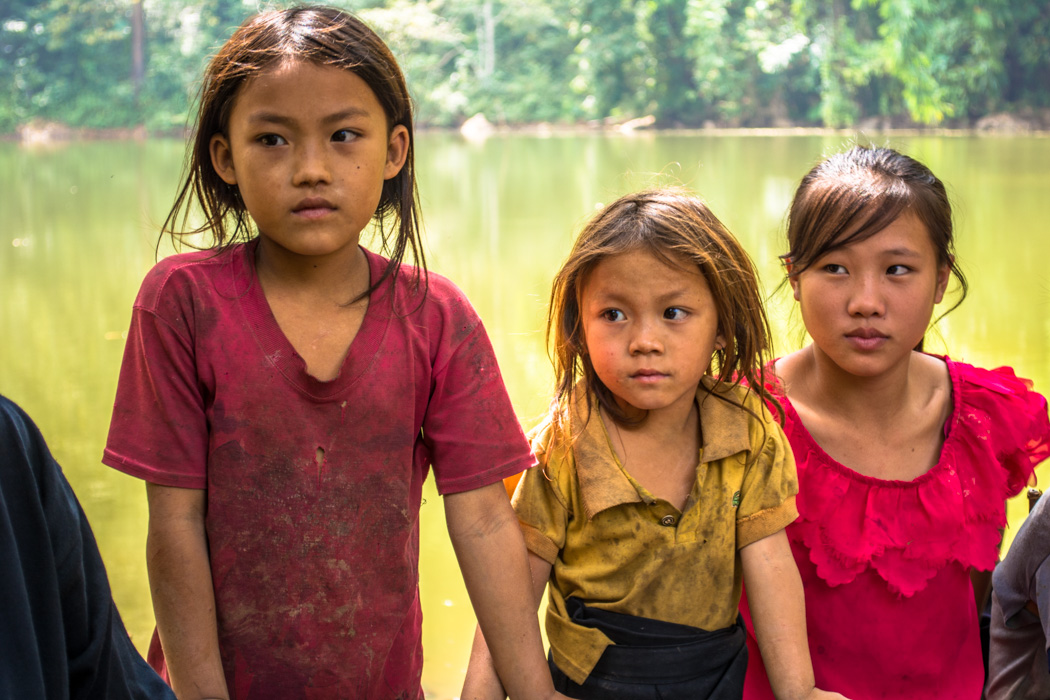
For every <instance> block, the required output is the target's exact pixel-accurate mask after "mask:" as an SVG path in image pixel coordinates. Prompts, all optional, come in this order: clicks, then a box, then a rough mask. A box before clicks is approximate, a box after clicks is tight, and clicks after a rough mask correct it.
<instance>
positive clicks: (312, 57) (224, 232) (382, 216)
mask: <svg viewBox="0 0 1050 700" xmlns="http://www.w3.org/2000/svg"><path fill="white" fill-rule="evenodd" d="M286 60H295V61H309V62H312V63H317V64H320V65H325V66H335V67H338V68H343V69H345V70H348V71H351V72H352V73H354V74H355V75H356V76H357V77H359V78H361V79H362V80H363V81H364V82H365V83H366V84H367V85H368V87H369V88H371V90H372V92H373V93H375V96H376V98H377V99H378V100H379V104H380V105H382V107H383V111H384V112H385V114H386V119H387V129H388V133H389V131H390V130H391V129H393V128H394V127H395V126H398V125H400V126H404V127H405V128H406V129H407V130H408V154H407V158H406V159H405V164H404V167H402V168H401V171H400V172H399V173H398V174H397V175H396V176H394V177H392V178H390V179H389V180H386V181H385V182H384V183H383V191H382V195H381V196H380V200H379V205H378V207H376V211H375V213H374V215H373V218H374V220H375V221H376V222H377V224H378V227H377V228H378V233H379V236H380V240H381V242H382V248H383V252H384V253H386V254H388V255H389V257H390V262H389V264H388V265H387V267H386V269H385V270H384V272H383V275H382V276H381V277H380V279H379V280H376V281H374V282H373V283H372V285H371V287H369V289H368V291H367V292H365V294H366V295H367V294H368V293H370V292H371V291H372V290H374V289H375V288H376V287H377V286H379V284H380V283H382V282H383V281H384V280H385V279H386V278H388V277H390V276H391V275H392V274H394V275H396V274H397V273H398V271H399V269H400V265H401V262H402V260H403V259H404V256H405V253H406V251H407V250H409V249H411V252H412V262H413V263H414V264H415V266H416V280H417V281H418V279H419V274H420V271H421V270H422V273H423V274H424V275H425V273H426V259H425V255H424V251H423V244H422V240H421V235H420V225H419V213H418V210H419V201H418V200H419V197H418V194H417V191H416V179H415V162H414V161H415V159H414V150H415V135H414V132H413V128H412V102H411V98H410V96H409V94H408V87H407V85H406V84H405V78H404V75H402V73H401V68H400V67H399V66H398V63H397V59H395V58H394V55H393V53H391V52H390V49H389V48H388V47H387V45H386V44H385V43H383V40H382V39H380V38H379V36H378V35H377V34H376V33H375V32H374V31H372V30H371V29H370V28H369V27H368V26H367V25H365V24H364V23H363V22H362V21H361V20H359V19H358V18H356V17H354V16H353V15H350V14H348V13H346V12H344V11H342V10H339V9H337V8H333V7H324V6H300V7H293V8H290V9H287V10H275V11H271V12H263V13H260V14H257V15H254V16H253V17H250V18H249V19H248V20H247V21H245V22H244V24H242V25H241V26H240V27H239V28H238V29H237V31H235V32H234V33H233V36H231V37H230V39H229V40H228V41H227V42H226V43H225V44H224V45H223V46H222V48H221V49H219V52H218V53H217V54H216V55H215V56H214V57H213V58H212V59H211V61H210V62H209V63H208V67H207V69H206V70H205V72H204V81H203V83H202V85H201V89H200V97H199V106H198V109H197V117H196V122H195V125H194V134H193V139H192V141H191V142H190V146H189V152H188V154H187V162H186V170H185V173H184V176H183V180H182V186H181V188H180V190H179V193H178V195H177V197H176V198H175V203H174V205H173V206H172V208H171V211H170V212H169V213H168V216H167V218H166V219H165V221H164V225H163V227H162V229H161V235H162V236H163V235H164V234H170V235H171V236H172V238H173V239H174V240H175V241H176V242H177V243H178V242H181V241H183V239H184V237H186V236H192V235H198V234H210V236H211V238H212V240H211V244H210V245H207V246H202V247H207V248H212V249H215V250H217V251H221V250H223V249H225V248H228V247H230V246H231V245H233V244H235V243H239V242H243V241H246V240H249V239H251V238H253V237H254V236H255V232H254V230H253V225H252V222H251V217H250V216H249V214H248V211H247V209H246V208H245V206H244V202H243V201H242V200H241V197H240V194H239V193H238V191H237V187H236V186H234V185H228V184H227V183H225V182H224V181H223V180H222V179H221V178H220V177H219V175H218V173H216V172H215V169H214V168H213V167H212V163H211V153H210V143H211V139H212V137H213V136H214V135H215V134H225V133H227V126H228V123H229V118H230V113H231V112H232V110H233V103H234V100H235V99H236V97H237V93H238V92H239V91H240V89H241V87H242V86H243V85H244V84H245V83H246V82H247V81H248V80H251V79H252V78H253V77H254V76H256V75H258V74H259V73H261V72H263V71H265V70H267V69H269V68H271V67H273V66H275V65H277V64H279V63H280V62H282V61H286ZM194 205H197V206H199V207H200V210H201V213H202V214H203V217H204V223H202V224H200V225H199V226H193V225H191V224H190V219H191V217H192V215H193V213H194V212H193V209H194ZM390 217H393V218H394V219H396V220H397V233H396V235H395V236H393V240H390V237H389V236H388V235H387V229H386V225H385V224H386V223H387V221H388V219H389V218H390Z"/></svg>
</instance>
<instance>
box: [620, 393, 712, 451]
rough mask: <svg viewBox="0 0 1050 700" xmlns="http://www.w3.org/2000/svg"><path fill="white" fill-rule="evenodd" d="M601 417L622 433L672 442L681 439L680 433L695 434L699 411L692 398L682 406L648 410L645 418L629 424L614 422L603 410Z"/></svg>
mask: <svg viewBox="0 0 1050 700" xmlns="http://www.w3.org/2000/svg"><path fill="white" fill-rule="evenodd" d="M602 418H603V419H604V420H605V422H606V426H610V425H615V426H616V429H617V430H618V431H620V432H623V433H630V434H632V435H636V436H639V437H644V438H645V439H646V440H654V441H660V442H665V441H666V442H674V441H679V440H681V439H682V435H695V434H696V433H697V430H698V426H699V423H700V412H699V410H698V409H697V406H696V400H695V399H693V400H692V401H690V402H689V403H688V404H683V405H682V406H671V407H668V408H665V409H661V410H657V411H649V412H648V413H646V415H645V418H644V419H643V420H642V421H641V422H639V423H634V424H631V425H623V424H620V423H616V421H614V420H613V419H612V417H611V416H609V415H608V414H607V413H606V412H605V411H604V410H603V411H602Z"/></svg>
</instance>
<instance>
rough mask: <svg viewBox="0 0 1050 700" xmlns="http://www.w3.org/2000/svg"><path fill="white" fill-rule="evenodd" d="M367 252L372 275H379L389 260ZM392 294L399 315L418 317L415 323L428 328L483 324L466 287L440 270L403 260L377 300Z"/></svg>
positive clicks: (466, 327) (387, 299)
mask: <svg viewBox="0 0 1050 700" xmlns="http://www.w3.org/2000/svg"><path fill="white" fill-rule="evenodd" d="M365 255H366V256H367V257H368V259H369V266H370V269H371V274H372V279H378V278H379V276H380V275H382V274H383V273H384V271H385V270H386V267H387V264H388V263H389V260H388V259H387V258H386V257H384V256H382V255H379V254H378V253H373V252H372V251H369V250H367V249H366V250H365ZM391 294H392V295H393V299H392V302H393V308H394V313H395V315H396V316H398V317H401V318H410V317H411V318H414V319H415V320H414V321H413V322H414V323H422V324H424V327H425V328H432V327H433V326H434V325H435V324H437V325H445V324H451V325H452V327H453V328H458V329H459V330H460V331H463V330H467V331H472V330H473V329H474V328H475V327H476V326H479V325H481V320H480V318H479V317H478V314H477V312H476V311H475V310H474V307H473V306H472V305H471V303H470V300H469V299H468V298H467V295H466V294H465V293H464V292H463V290H462V289H460V288H459V287H458V286H457V285H456V284H455V283H454V282H452V280H450V279H449V278H447V277H445V276H444V275H441V274H439V273H437V272H433V271H430V270H423V269H420V268H417V267H414V266H412V265H408V264H404V263H403V264H401V265H399V266H398V267H397V268H396V269H395V270H393V271H392V272H391V275H390V277H388V278H387V279H386V280H385V281H384V282H383V284H381V285H380V286H379V288H378V289H377V290H376V296H375V299H374V301H375V302H378V303H380V304H382V303H389V302H390V295H391Z"/></svg>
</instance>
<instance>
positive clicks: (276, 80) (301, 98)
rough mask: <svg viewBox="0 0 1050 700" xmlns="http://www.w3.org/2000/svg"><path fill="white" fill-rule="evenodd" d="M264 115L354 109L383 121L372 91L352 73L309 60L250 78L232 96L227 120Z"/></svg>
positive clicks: (282, 64)
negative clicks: (264, 113) (261, 113)
mask: <svg viewBox="0 0 1050 700" xmlns="http://www.w3.org/2000/svg"><path fill="white" fill-rule="evenodd" d="M259 110H263V111H265V112H266V113H273V112H278V113H283V112H289V113H300V114H310V113H326V112H331V111H333V110H335V111H345V110H355V111H363V112H367V113H369V114H370V115H374V116H381V117H383V118H385V116H386V115H385V112H384V111H383V107H382V105H381V104H380V103H379V99H378V98H377V97H376V94H375V92H373V91H372V88H370V87H369V86H368V83H366V82H365V81H364V80H363V79H362V78H361V77H360V76H358V75H357V74H356V73H354V72H352V71H349V70H346V69H345V68H339V67H337V66H330V65H324V64H320V63H313V62H310V61H295V60H284V61H281V62H279V63H275V64H274V65H273V66H270V67H268V68H266V69H264V70H262V71H260V72H259V73H258V74H256V75H254V76H252V77H251V78H249V79H248V80H246V81H245V82H244V84H243V85H241V87H240V89H239V90H238V91H237V94H236V96H235V97H234V101H233V107H232V110H231V119H232V118H236V117H240V118H245V117H250V116H252V115H253V114H254V113H255V112H256V111H259Z"/></svg>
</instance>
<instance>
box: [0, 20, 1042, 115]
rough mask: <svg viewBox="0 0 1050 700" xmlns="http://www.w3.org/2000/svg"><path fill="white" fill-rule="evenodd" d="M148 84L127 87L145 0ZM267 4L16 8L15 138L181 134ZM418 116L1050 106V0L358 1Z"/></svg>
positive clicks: (4, 103)
mask: <svg viewBox="0 0 1050 700" xmlns="http://www.w3.org/2000/svg"><path fill="white" fill-rule="evenodd" d="M140 1H141V2H143V3H144V4H143V5H142V8H143V11H144V16H145V32H144V37H145V41H144V46H143V49H144V55H145V79H144V81H142V84H141V87H140V89H136V87H135V86H134V85H133V84H132V81H131V56H132V49H133V46H132V41H133V34H134V32H133V28H132V24H133V22H134V17H135V15H134V14H133V12H132V9H133V5H134V3H137V2H140ZM270 2H271V0H7V1H6V2H5V3H3V5H2V6H0V61H2V65H3V67H4V68H3V77H4V79H3V80H2V81H0V132H10V131H13V130H14V129H15V128H16V127H18V126H19V125H21V124H25V123H27V122H31V121H54V122H60V123H65V124H69V125H72V126H78V127H79V126H83V127H96V128H105V127H129V126H135V125H140V124H141V125H145V126H146V127H147V128H149V129H150V130H154V131H157V130H161V131H169V130H177V129H181V128H183V127H185V126H186V122H187V115H188V113H189V111H190V106H191V105H192V103H193V100H194V97H195V94H196V91H197V88H198V81H199V79H200V74H201V71H202V68H203V66H204V64H205V62H206V61H207V59H208V57H209V56H210V55H211V54H212V53H213V52H214V50H215V49H216V48H217V47H218V46H219V45H220V44H221V43H222V42H223V41H224V40H225V39H226V37H228V36H229V34H230V32H231V31H232V30H233V28H234V27H236V26H237V25H238V24H240V23H241V22H242V21H243V20H244V19H245V18H246V17H247V16H248V15H250V14H251V13H252V12H255V11H257V10H258V9H260V7H263V6H268V5H269V4H270ZM338 4H340V5H341V6H343V7H345V8H347V9H349V10H351V11H353V12H357V13H359V14H360V15H361V16H362V17H363V18H364V19H365V20H366V21H367V22H369V23H370V24H371V25H372V26H374V27H375V28H376V29H377V31H379V32H380V34H382V35H383V36H384V37H385V38H386V39H387V40H388V41H389V42H390V44H391V46H392V47H393V48H394V51H395V53H396V54H397V55H398V56H399V57H400V60H401V61H402V66H403V68H404V70H405V73H406V75H407V76H408V79H409V85H410V89H411V90H412V93H413V96H414V99H415V100H416V103H417V106H418V119H419V123H420V124H423V125H428V124H429V125H438V126H455V125H458V124H460V123H461V122H463V121H464V120H465V119H467V118H469V117H471V116H473V115H474V114H477V113H483V114H484V115H485V116H486V117H487V118H488V119H489V120H490V121H493V122H497V123H507V124H518V123H530V122H553V123H575V122H580V121H587V120H626V119H630V118H633V117H640V116H644V115H653V116H654V117H655V118H656V120H657V122H658V124H660V125H664V126H679V125H681V126H699V125H703V124H708V123H713V124H717V125H725V126H776V125H784V124H825V125H829V126H850V125H855V124H858V123H860V122H861V121H863V120H867V119H876V120H878V121H879V123H885V122H887V121H891V122H893V123H917V124H930V125H934V124H943V123H948V124H969V123H972V122H973V121H974V120H975V119H977V118H979V117H981V116H983V115H985V114H989V113H992V112H996V111H1003V110H1009V111H1014V112H1025V111H1026V110H1028V111H1032V110H1036V109H1046V108H1050V1H1048V0H1038V1H1037V2H1024V3H1019V2H1011V0H343V2H341V3H338Z"/></svg>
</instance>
